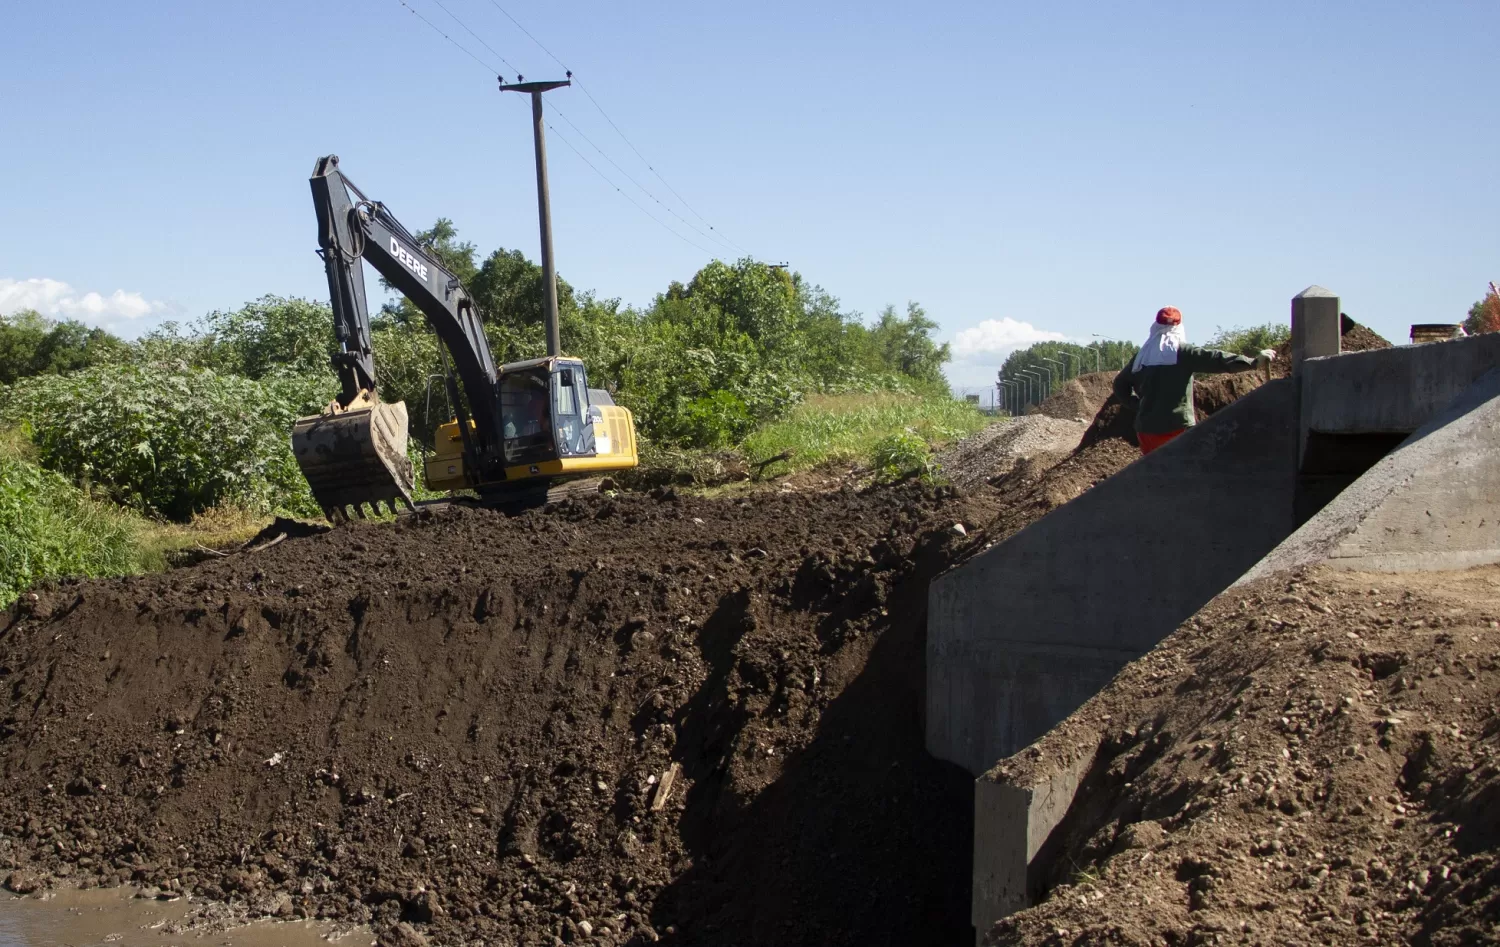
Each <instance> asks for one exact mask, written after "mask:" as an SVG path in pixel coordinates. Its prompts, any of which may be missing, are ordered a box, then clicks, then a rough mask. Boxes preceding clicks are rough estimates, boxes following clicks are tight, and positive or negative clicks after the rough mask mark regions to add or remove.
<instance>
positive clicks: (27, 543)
mask: <svg viewBox="0 0 1500 947" xmlns="http://www.w3.org/2000/svg"><path fill="white" fill-rule="evenodd" d="M143 525H144V524H143V523H141V521H139V520H137V519H136V518H134V517H132V516H130V515H128V514H126V513H125V512H123V511H121V510H119V509H117V508H116V507H113V506H111V505H109V504H105V503H100V502H97V501H95V500H92V499H90V498H89V496H88V495H87V494H85V493H84V492H83V491H82V490H79V489H78V488H77V487H75V486H73V485H72V484H70V483H68V481H67V480H66V479H64V478H63V477H61V476H60V475H58V474H55V473H53V472H51V471H48V470H43V469H42V468H41V467H39V466H38V465H37V464H36V463H34V462H33V461H32V459H31V458H30V457H28V456H27V452H26V446H25V444H24V438H22V437H21V436H18V435H17V434H16V432H7V433H4V434H0V607H4V606H7V605H9V604H10V603H11V602H13V601H15V600H16V598H17V596H19V595H20V594H21V593H22V592H24V591H25V590H26V589H27V588H29V587H31V586H32V585H33V584H35V583H36V582H38V581H40V580H42V579H45V578H50V577H52V576H59V575H78V576H101V575H124V574H128V573H132V572H137V571H139V561H138V557H137V552H136V536H137V534H138V533H139V531H140V529H141V527H142V526H143Z"/></svg>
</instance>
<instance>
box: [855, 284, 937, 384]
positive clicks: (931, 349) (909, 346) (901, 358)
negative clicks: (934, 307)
mask: <svg viewBox="0 0 1500 947" xmlns="http://www.w3.org/2000/svg"><path fill="white" fill-rule="evenodd" d="M937 327H938V324H937V323H936V322H934V321H932V320H931V319H929V318H928V317H927V313H926V311H925V310H923V309H922V307H921V306H919V305H917V304H916V303H914V302H909V303H907V304H906V315H905V316H904V317H902V316H899V315H897V314H896V307H895V306H886V307H885V309H883V310H881V312H880V318H879V319H877V320H876V321H875V325H874V326H872V327H871V328H870V343H871V345H872V346H873V348H874V350H875V352H876V353H878V355H879V357H880V360H881V364H882V365H883V366H884V367H886V368H888V369H891V370H894V371H898V372H900V373H901V374H903V375H906V376H907V377H909V378H913V379H916V380H917V381H921V382H928V383H930V384H934V385H946V384H947V382H946V381H945V380H944V379H943V365H944V364H945V363H946V362H947V361H948V359H949V358H950V353H949V350H948V343H946V342H944V343H943V344H942V345H938V344H937V343H936V342H934V341H933V340H932V330H934V329H936V328H937Z"/></svg>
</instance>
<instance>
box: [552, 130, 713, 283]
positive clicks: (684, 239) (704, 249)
mask: <svg viewBox="0 0 1500 947" xmlns="http://www.w3.org/2000/svg"><path fill="white" fill-rule="evenodd" d="M570 124H571V123H570ZM547 130H548V131H550V132H552V134H554V135H556V136H557V137H558V139H559V140H560V141H561V142H562V143H563V144H565V145H567V146H568V148H570V149H571V150H572V152H573V153H574V154H575V155H577V156H578V157H579V158H580V159H581V160H582V161H583V163H584V164H586V165H588V166H589V170H591V171H593V172H594V173H595V174H597V175H599V177H600V178H601V179H603V181H604V183H605V184H608V185H609V186H610V187H612V188H614V189H615V190H616V191H618V192H619V194H620V196H621V197H623V198H625V199H626V200H627V201H629V202H630V203H632V204H634V205H635V208H636V210H638V211H640V212H641V213H643V214H645V215H646V216H647V217H650V218H651V219H652V220H654V221H656V222H657V224H659V225H660V226H661V228H662V229H663V230H665V231H666V232H667V233H669V234H671V235H672V236H674V237H676V238H677V239H678V240H681V241H682V242H683V243H685V244H687V245H688V246H690V247H693V248H694V249H696V250H698V251H700V252H702V253H706V254H708V255H709V256H710V257H712V256H714V252H713V251H712V250H710V249H708V248H707V247H703V246H700V245H699V244H697V243H695V242H694V241H692V240H689V239H688V238H687V237H684V236H683V235H682V234H680V233H678V232H677V231H675V230H673V229H672V228H671V227H670V226H669V225H668V224H667V222H666V221H664V220H662V219H661V218H660V217H657V216H656V215H655V214H653V213H651V212H650V211H649V210H647V209H646V208H645V207H642V206H641V204H640V202H639V201H637V200H636V199H635V198H633V197H631V196H630V195H629V194H627V193H625V191H624V189H623V188H621V187H620V185H618V184H616V183H615V182H613V181H611V180H610V179H609V175H607V174H605V173H604V172H603V171H600V170H599V168H598V167H596V166H595V165H594V163H593V162H592V161H590V160H589V159H588V156H586V155H585V154H584V153H583V152H581V151H579V150H578V147H577V146H576V145H574V144H573V143H572V142H571V141H569V140H568V138H567V136H566V135H564V134H563V133H562V132H560V131H558V130H557V127H556V126H554V125H553V124H552V123H551V122H548V123H547Z"/></svg>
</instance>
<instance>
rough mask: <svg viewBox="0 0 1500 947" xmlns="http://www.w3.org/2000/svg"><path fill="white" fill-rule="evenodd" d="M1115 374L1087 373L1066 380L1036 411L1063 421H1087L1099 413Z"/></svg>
mask: <svg viewBox="0 0 1500 947" xmlns="http://www.w3.org/2000/svg"><path fill="white" fill-rule="evenodd" d="M1115 374H1116V373H1115V372H1089V373H1088V374H1087V375H1079V376H1078V377H1077V378H1070V379H1068V380H1067V381H1066V382H1065V383H1064V384H1063V386H1062V390H1061V391H1059V392H1058V393H1057V394H1055V395H1053V396H1052V397H1050V398H1048V399H1047V400H1045V401H1043V402H1042V403H1041V405H1039V406H1038V410H1039V411H1040V412H1041V413H1042V414H1045V415H1047V416H1048V417H1053V418H1062V419H1063V420H1065V421H1072V420H1087V419H1089V418H1092V417H1093V416H1094V415H1095V414H1098V413H1099V409H1100V408H1101V407H1103V405H1104V402H1105V401H1106V400H1107V399H1108V398H1109V394H1110V391H1111V390H1112V388H1113V385H1114V381H1115Z"/></svg>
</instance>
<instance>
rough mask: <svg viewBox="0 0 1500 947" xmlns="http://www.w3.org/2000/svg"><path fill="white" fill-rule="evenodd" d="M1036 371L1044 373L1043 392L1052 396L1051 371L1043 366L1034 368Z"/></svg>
mask: <svg viewBox="0 0 1500 947" xmlns="http://www.w3.org/2000/svg"><path fill="white" fill-rule="evenodd" d="M1036 370H1037V371H1039V372H1042V373H1044V374H1045V375H1046V376H1047V387H1046V388H1045V389H1043V390H1044V391H1046V392H1047V394H1048V395H1049V396H1050V395H1051V394H1052V369H1050V368H1048V367H1047V366H1045V365H1038V366H1037V367H1036Z"/></svg>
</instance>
